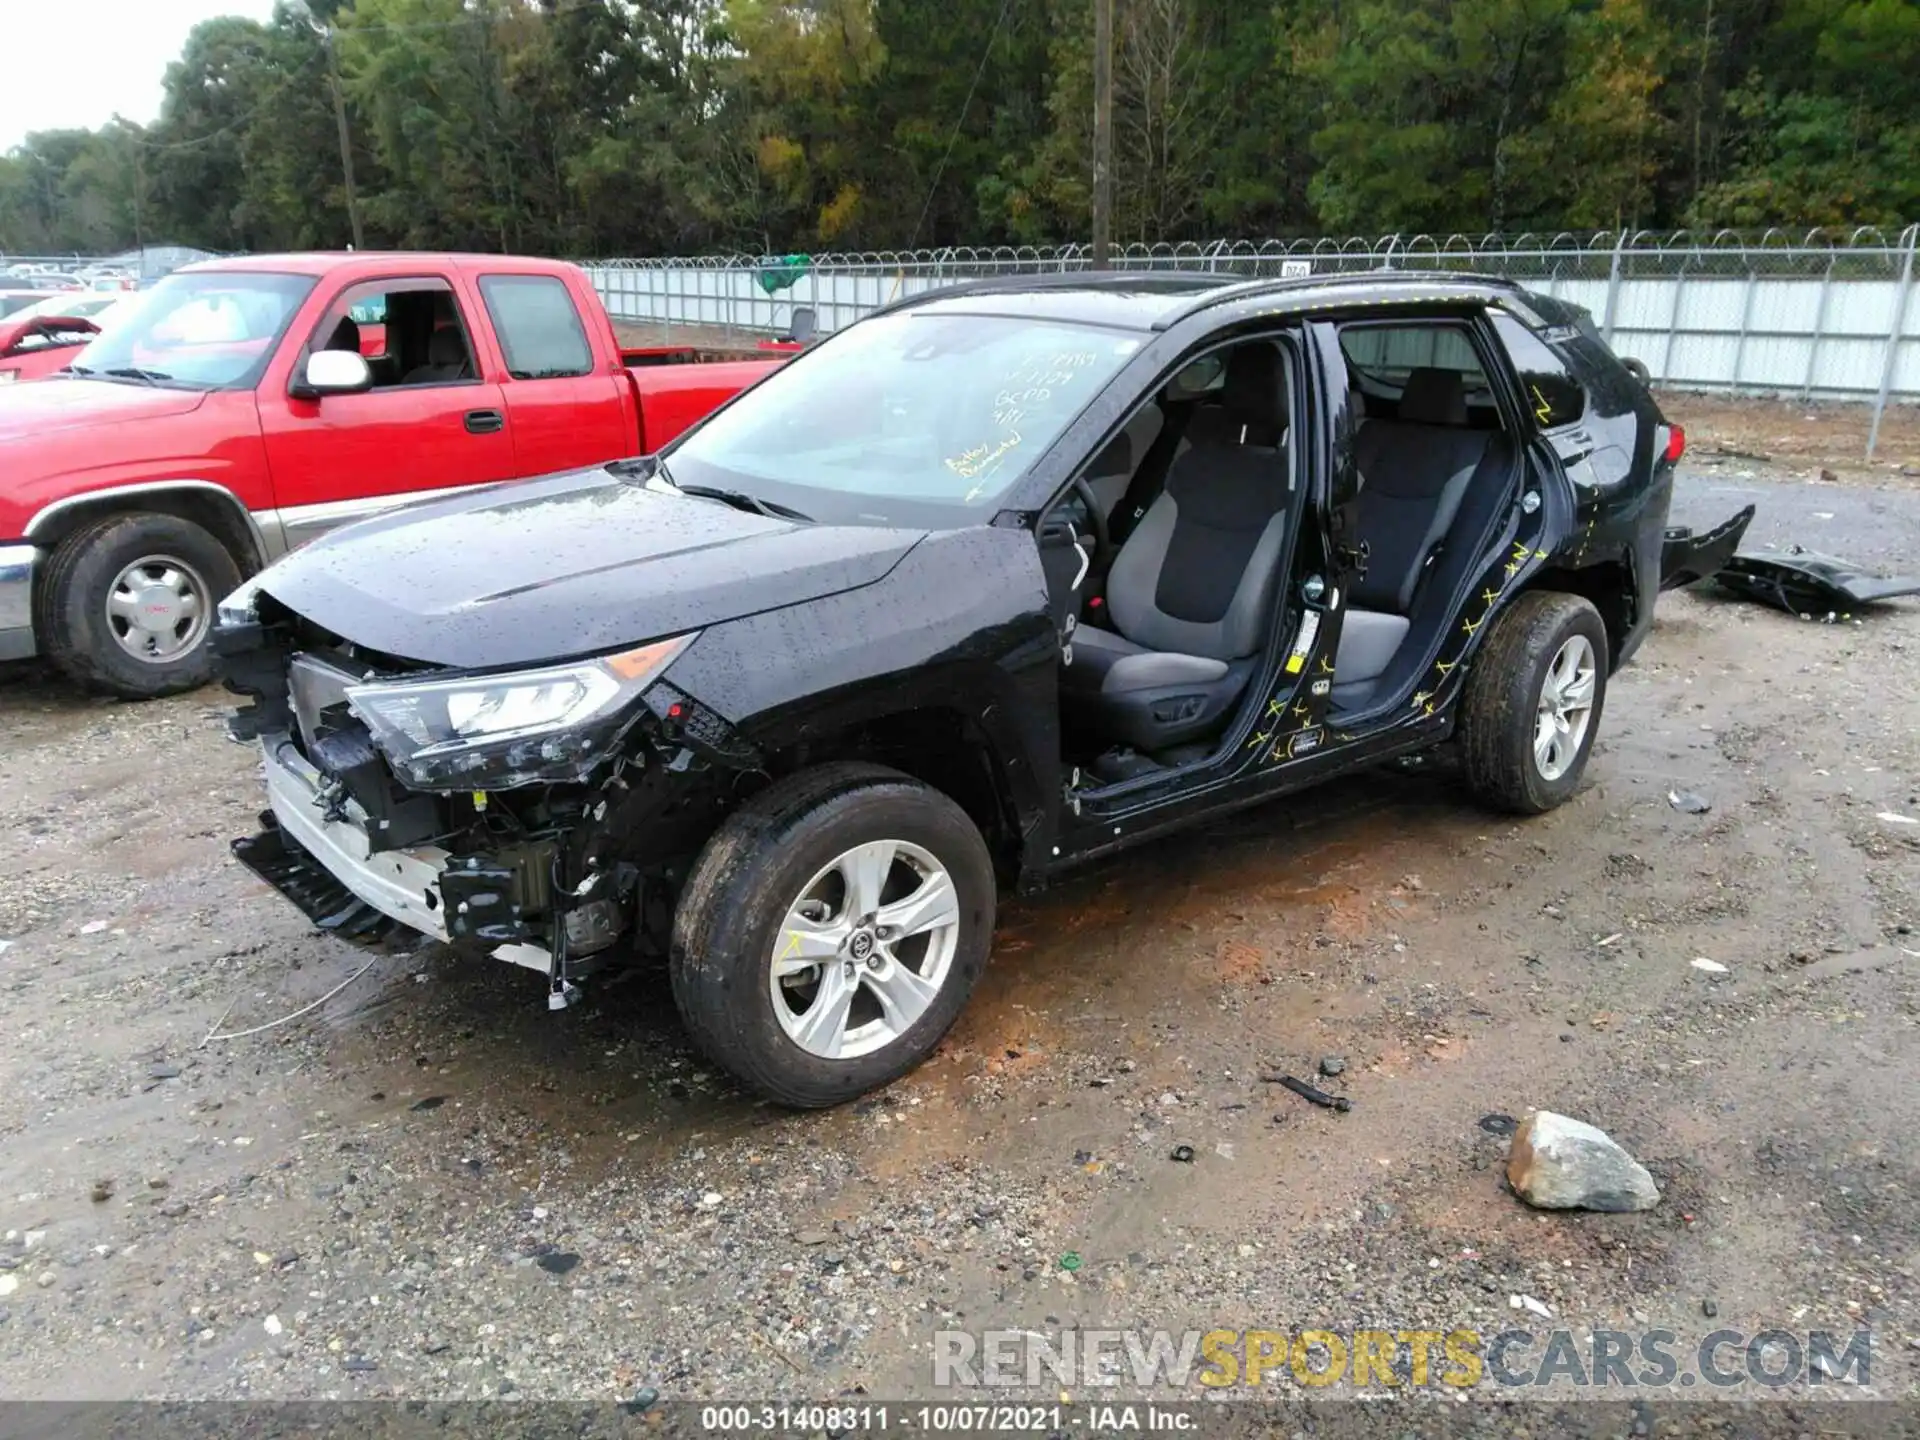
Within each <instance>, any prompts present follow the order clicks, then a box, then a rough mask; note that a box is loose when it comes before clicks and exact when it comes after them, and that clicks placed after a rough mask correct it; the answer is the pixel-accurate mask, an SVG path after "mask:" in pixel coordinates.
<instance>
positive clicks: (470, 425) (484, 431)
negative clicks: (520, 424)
mask: <svg viewBox="0 0 1920 1440" xmlns="http://www.w3.org/2000/svg"><path fill="white" fill-rule="evenodd" d="M506 428H507V417H506V416H504V415H502V414H501V413H500V412H499V411H498V410H469V411H467V433H468V434H470V435H494V434H497V433H499V432H500V431H502V430H504V429H506Z"/></svg>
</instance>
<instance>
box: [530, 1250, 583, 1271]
mask: <svg viewBox="0 0 1920 1440" xmlns="http://www.w3.org/2000/svg"><path fill="white" fill-rule="evenodd" d="M533 1263H534V1264H536V1265H538V1266H539V1267H540V1268H541V1269H542V1270H544V1271H546V1272H547V1273H548V1274H549V1275H564V1274H566V1273H567V1272H568V1271H569V1270H571V1269H573V1267H574V1266H576V1265H578V1264H579V1263H580V1257H579V1256H578V1255H576V1254H574V1253H573V1251H571V1250H556V1251H553V1252H552V1253H550V1254H547V1255H542V1256H541V1257H540V1258H539V1259H538V1260H535V1261H534V1262H533Z"/></svg>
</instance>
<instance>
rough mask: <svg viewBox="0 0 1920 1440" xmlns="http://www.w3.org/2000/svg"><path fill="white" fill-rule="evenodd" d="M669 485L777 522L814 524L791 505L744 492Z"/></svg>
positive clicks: (708, 486) (810, 518)
mask: <svg viewBox="0 0 1920 1440" xmlns="http://www.w3.org/2000/svg"><path fill="white" fill-rule="evenodd" d="M662 473H664V471H663V472H662ZM667 483H668V484H670V485H672V486H673V488H674V489H676V490H678V491H679V492H680V493H681V494H682V495H698V496H699V497H700V498H701V499H702V500H718V501H719V502H720V503H721V504H723V505H731V506H733V508H734V509H736V510H750V511H752V512H753V513H754V514H756V515H767V516H771V517H772V518H773V519H775V520H799V521H801V522H803V523H805V524H808V525H811V524H812V523H813V517H812V516H811V515H807V514H803V513H802V512H801V511H798V510H796V509H794V508H793V507H792V506H791V505H782V504H780V503H779V502H777V501H774V500H762V499H761V498H760V497H759V496H758V495H749V494H748V493H747V492H746V491H744V490H722V489H721V488H720V487H719V486H717V485H681V484H679V483H678V482H676V481H674V480H672V479H671V478H669V480H668V482H667Z"/></svg>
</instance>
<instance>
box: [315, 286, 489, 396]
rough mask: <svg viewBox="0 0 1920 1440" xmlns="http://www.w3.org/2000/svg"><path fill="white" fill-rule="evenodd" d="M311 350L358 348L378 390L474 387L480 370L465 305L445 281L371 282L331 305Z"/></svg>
mask: <svg viewBox="0 0 1920 1440" xmlns="http://www.w3.org/2000/svg"><path fill="white" fill-rule="evenodd" d="M307 344H308V348H309V349H310V350H357V351H358V352H359V353H360V354H361V355H363V356H364V357H365V358H366V361H367V368H368V369H370V370H372V371H373V388H374V389H376V390H391V389H397V388H399V387H401V386H406V385H459V384H471V383H473V382H474V381H475V380H477V378H478V375H479V372H478V370H477V368H476V367H475V365H474V360H473V344H472V342H471V340H470V339H469V338H468V331H467V325H466V321H465V319H464V318H463V317H462V316H461V313H460V305H459V302H458V301H456V300H455V299H454V295H453V291H452V289H451V288H449V286H448V285H447V282H446V281H444V280H437V279H420V280H371V281H368V282H366V283H364V284H361V285H354V286H350V287H349V288H348V289H346V290H345V291H343V292H342V293H341V294H340V295H339V296H338V297H337V298H336V299H335V300H334V302H333V304H331V305H330V306H328V307H327V313H326V315H325V316H324V317H323V318H322V319H321V321H320V323H319V324H318V325H317V326H315V327H314V332H313V336H312V338H311V339H310V340H309V341H308V342H307Z"/></svg>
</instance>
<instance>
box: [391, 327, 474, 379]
mask: <svg viewBox="0 0 1920 1440" xmlns="http://www.w3.org/2000/svg"><path fill="white" fill-rule="evenodd" d="M472 378H473V366H472V364H471V362H470V361H469V359H468V355H467V341H466V337H465V336H464V335H462V334H461V333H460V327H459V326H457V325H442V326H441V327H440V328H439V329H437V330H435V331H434V332H433V334H432V335H431V336H430V337H429V338H428V340H427V363H426V364H424V365H416V366H414V367H413V369H411V370H409V371H408V372H407V374H406V378H405V379H403V380H402V381H401V382H400V383H401V384H402V385H436V384H445V383H446V382H447V381H449V380H471V379H472Z"/></svg>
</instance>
